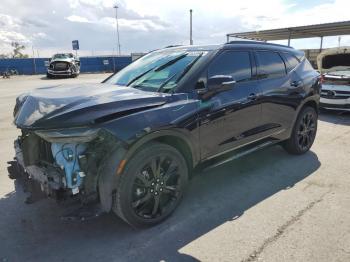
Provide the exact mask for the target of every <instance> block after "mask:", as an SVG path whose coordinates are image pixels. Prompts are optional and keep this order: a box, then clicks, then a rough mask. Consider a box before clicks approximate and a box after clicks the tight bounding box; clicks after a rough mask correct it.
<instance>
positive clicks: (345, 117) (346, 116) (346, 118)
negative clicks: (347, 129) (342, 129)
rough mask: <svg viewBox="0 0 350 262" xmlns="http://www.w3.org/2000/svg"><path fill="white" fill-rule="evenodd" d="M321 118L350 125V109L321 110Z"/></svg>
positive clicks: (338, 123)
mask: <svg viewBox="0 0 350 262" xmlns="http://www.w3.org/2000/svg"><path fill="white" fill-rule="evenodd" d="M319 120H321V121H325V122H329V123H333V124H337V125H346V126H350V111H332V110H321V112H320V115H319Z"/></svg>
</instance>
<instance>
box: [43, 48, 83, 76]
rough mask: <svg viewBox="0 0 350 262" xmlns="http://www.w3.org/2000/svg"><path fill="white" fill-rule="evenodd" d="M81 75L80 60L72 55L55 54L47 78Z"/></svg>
mask: <svg viewBox="0 0 350 262" xmlns="http://www.w3.org/2000/svg"><path fill="white" fill-rule="evenodd" d="M79 74H80V60H79V59H78V58H77V57H75V56H74V55H73V54H72V53H64V54H55V55H54V56H53V57H52V58H51V59H50V62H49V67H48V68H47V73H46V75H47V77H48V78H53V77H55V76H66V77H77V76H78V75H79Z"/></svg>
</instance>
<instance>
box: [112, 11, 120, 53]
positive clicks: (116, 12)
mask: <svg viewBox="0 0 350 262" xmlns="http://www.w3.org/2000/svg"><path fill="white" fill-rule="evenodd" d="M113 8H115V21H116V25H117V46H118V54H119V55H120V40H119V23H118V8H119V6H118V5H115V6H113Z"/></svg>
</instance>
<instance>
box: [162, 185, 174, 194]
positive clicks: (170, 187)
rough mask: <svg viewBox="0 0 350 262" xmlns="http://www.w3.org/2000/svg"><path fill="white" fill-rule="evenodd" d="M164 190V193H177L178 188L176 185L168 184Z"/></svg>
mask: <svg viewBox="0 0 350 262" xmlns="http://www.w3.org/2000/svg"><path fill="white" fill-rule="evenodd" d="M163 192H164V194H172V195H176V193H177V189H176V186H166V187H164V190H163Z"/></svg>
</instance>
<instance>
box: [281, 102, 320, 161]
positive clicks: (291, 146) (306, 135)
mask: <svg viewBox="0 0 350 262" xmlns="http://www.w3.org/2000/svg"><path fill="white" fill-rule="evenodd" d="M317 119H318V115H317V112H316V110H315V109H314V108H313V107H310V106H307V107H305V108H303V109H302V110H301V112H300V113H299V115H298V118H297V120H296V122H295V124H294V127H293V131H292V135H291V136H290V138H289V139H288V140H286V141H284V143H283V144H282V145H283V147H284V149H285V150H286V151H287V152H288V153H290V154H294V155H301V154H304V153H305V152H307V151H309V149H310V148H311V146H312V144H313V143H314V140H315V137H316V132H317Z"/></svg>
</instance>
